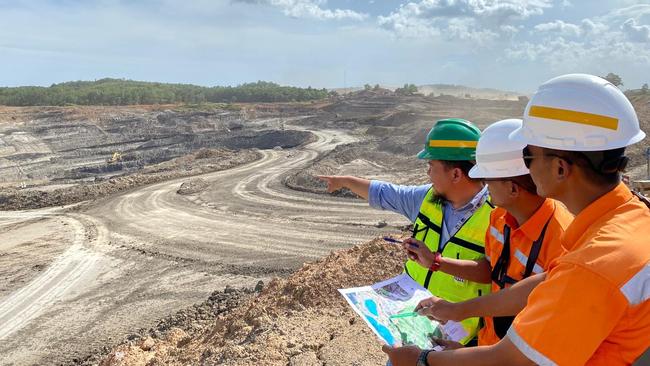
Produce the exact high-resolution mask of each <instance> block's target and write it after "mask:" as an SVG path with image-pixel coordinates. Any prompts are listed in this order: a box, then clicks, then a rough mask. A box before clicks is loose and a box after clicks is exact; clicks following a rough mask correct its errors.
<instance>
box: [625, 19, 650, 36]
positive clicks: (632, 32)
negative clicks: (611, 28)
mask: <svg viewBox="0 0 650 366" xmlns="http://www.w3.org/2000/svg"><path fill="white" fill-rule="evenodd" d="M621 29H622V30H623V33H625V35H626V36H627V37H628V39H630V40H631V41H634V42H650V26H647V25H637V24H636V20H634V19H628V20H626V21H625V22H624V23H623V25H622V26H621Z"/></svg>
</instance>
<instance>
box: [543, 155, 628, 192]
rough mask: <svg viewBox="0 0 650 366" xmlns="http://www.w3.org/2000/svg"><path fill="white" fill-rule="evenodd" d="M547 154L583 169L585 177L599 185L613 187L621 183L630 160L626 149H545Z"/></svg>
mask: <svg viewBox="0 0 650 366" xmlns="http://www.w3.org/2000/svg"><path fill="white" fill-rule="evenodd" d="M544 153H545V154H552V155H556V156H558V157H560V158H562V159H564V160H566V161H567V162H568V163H569V164H575V165H577V166H579V167H580V168H582V171H583V172H584V174H585V176H586V177H587V178H588V179H589V180H591V181H593V182H594V183H596V184H599V185H612V184H617V183H618V182H620V181H621V172H623V171H625V167H626V166H627V162H628V160H629V159H628V158H627V157H626V156H625V148H624V147H622V148H619V149H612V150H602V151H564V150H554V149H547V148H544Z"/></svg>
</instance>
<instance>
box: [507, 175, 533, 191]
mask: <svg viewBox="0 0 650 366" xmlns="http://www.w3.org/2000/svg"><path fill="white" fill-rule="evenodd" d="M508 179H509V180H511V181H512V182H513V183H515V184H516V185H518V186H519V187H521V188H522V189H523V190H525V191H527V192H528V193H532V194H534V195H537V186H536V185H535V182H533V178H532V177H531V176H530V174H526V175H520V176H517V177H512V178H508Z"/></svg>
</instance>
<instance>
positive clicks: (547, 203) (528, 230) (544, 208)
mask: <svg viewBox="0 0 650 366" xmlns="http://www.w3.org/2000/svg"><path fill="white" fill-rule="evenodd" d="M555 205H556V202H555V201H553V200H552V199H550V198H547V199H545V200H544V202H542V205H541V206H539V208H538V209H537V211H535V213H533V215H532V216H531V217H529V218H528V220H526V222H524V223H523V224H521V225H520V226H519V227H518V228H517V230H521V232H522V233H524V235H526V237H527V238H528V239H530V241H535V240H537V238H539V236H540V235H541V234H542V229H543V228H544V225H546V223H547V222H548V220H550V219H551V216H552V215H553V212H555ZM508 215H510V214H508ZM513 221H514V220H513Z"/></svg>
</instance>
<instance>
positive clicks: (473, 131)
mask: <svg viewBox="0 0 650 366" xmlns="http://www.w3.org/2000/svg"><path fill="white" fill-rule="evenodd" d="M480 136H481V130H479V128H478V127H476V126H474V124H472V123H471V122H469V121H466V120H464V119H460V118H449V119H441V120H439V121H437V122H436V124H435V125H433V128H432V129H431V131H429V134H428V135H427V141H426V142H425V144H424V150H422V151H420V153H419V154H418V158H420V159H427V160H474V159H475V157H476V144H477V143H478V138H479V137H480Z"/></svg>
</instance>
